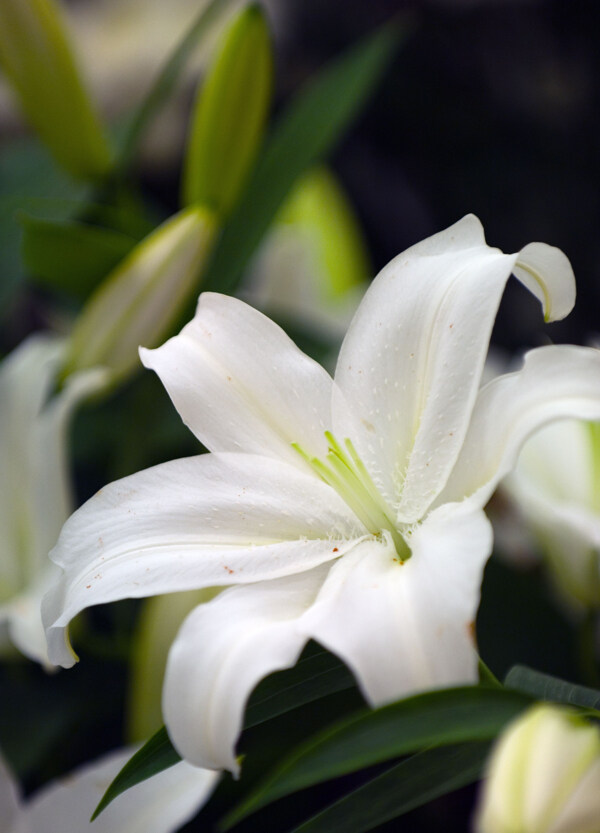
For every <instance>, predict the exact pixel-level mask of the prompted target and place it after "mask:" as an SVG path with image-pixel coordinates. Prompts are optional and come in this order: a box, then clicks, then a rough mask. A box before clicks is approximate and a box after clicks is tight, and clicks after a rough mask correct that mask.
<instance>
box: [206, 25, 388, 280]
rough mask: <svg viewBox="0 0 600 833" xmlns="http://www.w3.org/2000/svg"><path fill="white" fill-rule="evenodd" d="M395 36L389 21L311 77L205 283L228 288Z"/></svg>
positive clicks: (266, 153)
mask: <svg viewBox="0 0 600 833" xmlns="http://www.w3.org/2000/svg"><path fill="white" fill-rule="evenodd" d="M398 40H399V36H398V29H397V27H396V26H393V25H391V24H388V25H387V26H385V27H384V28H383V29H381V30H379V31H378V32H376V33H375V34H374V35H370V36H369V37H368V38H367V39H366V40H364V41H362V42H361V43H360V44H358V46H354V47H353V48H352V49H350V50H349V51H347V52H345V53H344V54H343V55H342V56H341V57H340V58H338V59H337V60H335V61H333V62H332V63H331V64H329V65H328V66H327V67H326V68H325V69H324V70H322V72H321V73H320V74H319V75H318V76H317V77H316V78H315V79H313V80H312V81H310V82H309V83H308V84H307V85H306V86H305V87H304V88H303V89H302V90H301V91H300V93H299V94H298V95H297V96H296V98H295V99H294V100H293V101H292V103H291V104H290V105H289V106H288V108H287V110H286V111H285V112H284V114H283V116H282V117H281V118H280V119H279V121H278V122H277V124H276V126H275V128H274V130H273V133H272V135H271V137H270V138H269V139H268V141H267V143H266V146H265V148H264V150H263V152H262V154H261V156H260V157H259V160H258V163H257V165H256V167H255V168H254V170H253V172H252V175H251V177H250V181H249V183H248V186H247V188H246V190H245V191H244V193H243V195H242V197H241V199H240V201H239V202H238V204H237V206H236V208H235V209H234V211H233V213H232V215H231V218H230V221H229V223H228V224H227V225H226V226H225V229H224V231H223V235H222V237H221V240H220V241H219V244H218V245H217V247H216V249H215V253H214V257H213V260H212V263H211V264H210V266H209V271H208V275H207V287H210V288H212V289H217V290H219V291H221V292H232V291H233V290H234V288H235V287H236V286H237V284H238V282H239V280H240V278H241V276H242V274H243V271H244V268H245V266H246V264H247V263H248V261H249V259H250V257H251V256H252V254H253V252H254V251H255V249H256V248H257V246H258V244H259V243H260V241H261V239H262V237H263V235H264V234H265V232H266V231H267V229H268V228H269V226H270V225H271V222H272V221H273V219H274V217H275V215H276V214H277V211H278V209H279V208H280V206H281V205H282V203H283V201H284V199H285V197H286V196H287V194H288V192H289V191H290V189H291V187H292V185H293V184H294V182H295V181H296V179H297V178H298V177H299V176H300V174H301V173H303V172H304V171H305V170H306V169H307V168H308V167H309V166H310V165H312V164H314V163H315V162H317V161H320V160H322V159H323V158H324V157H325V156H326V155H327V154H329V153H330V152H331V150H332V149H333V147H334V146H335V143H336V142H337V141H338V140H339V139H340V137H341V136H342V134H343V133H344V132H345V131H346V130H347V129H348V127H349V125H350V123H351V122H352V120H353V119H354V118H356V116H357V115H358V113H359V112H360V110H361V108H362V107H363V106H364V105H365V103H366V102H367V100H368V98H369V96H370V95H371V93H372V92H373V89H374V88H375V85H376V84H377V82H378V80H379V79H380V77H381V75H382V74H383V72H384V70H385V68H386V67H387V65H388V64H389V62H390V60H391V58H392V55H393V53H394V51H395V49H396V47H397V44H398Z"/></svg>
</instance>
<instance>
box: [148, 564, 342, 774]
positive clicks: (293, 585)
mask: <svg viewBox="0 0 600 833" xmlns="http://www.w3.org/2000/svg"><path fill="white" fill-rule="evenodd" d="M327 570H328V565H323V566H321V567H317V568H316V569H314V570H310V571H309V572H306V573H302V574H300V575H296V576H290V577H288V578H282V579H276V580H274V581H266V582H261V583H259V584H251V585H246V586H244V587H232V588H230V589H228V590H226V591H224V592H223V593H221V594H220V595H219V596H218V597H217V598H216V599H214V600H213V601H211V602H208V603H206V604H203V605H200V606H199V607H197V608H196V610H194V611H193V612H192V613H191V614H190V615H189V616H188V618H187V619H186V620H185V622H184V623H183V625H182V627H181V629H180V631H179V633H178V635H177V638H176V639H175V641H174V643H173V646H172V647H171V651H170V653H169V658H168V661H167V669H166V673H165V685H164V690H163V714H164V717H165V724H166V726H167V729H168V732H169V735H170V737H171V740H172V741H173V744H174V746H175V748H176V749H177V751H178V752H179V753H180V755H181V756H182V757H183V758H184V759H185V760H188V761H190V762H192V763H194V764H196V765H198V766H206V767H212V768H224V769H228V770H230V771H231V772H232V773H233V774H234V775H235V776H237V775H238V774H239V763H238V761H237V760H236V757H235V743H236V740H237V737H238V735H239V733H240V731H241V728H242V721H243V715H244V709H245V706H246V702H247V700H248V697H249V695H250V693H251V691H252V689H253V688H254V687H255V685H256V684H257V683H258V682H259V680H261V679H262V678H263V677H265V676H266V675H267V674H269V673H271V672H272V671H278V670H281V669H283V668H289V667H290V666H292V665H294V664H295V663H296V661H297V659H298V657H299V655H300V652H301V650H302V648H303V646H304V644H305V643H306V641H307V636H306V635H305V634H304V633H302V631H301V630H299V629H298V619H299V617H300V616H301V615H302V614H303V613H304V611H305V610H306V609H307V608H308V607H309V605H310V604H311V603H312V601H313V600H314V598H315V596H316V594H317V592H318V590H319V588H320V586H321V584H322V582H323V579H324V577H325V575H326V574H327Z"/></svg>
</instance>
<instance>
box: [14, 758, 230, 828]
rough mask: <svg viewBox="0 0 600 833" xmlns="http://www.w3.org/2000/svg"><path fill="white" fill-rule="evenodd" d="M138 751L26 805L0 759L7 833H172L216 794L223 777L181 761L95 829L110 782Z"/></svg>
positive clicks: (46, 790) (81, 773)
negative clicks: (88, 831)
mask: <svg viewBox="0 0 600 833" xmlns="http://www.w3.org/2000/svg"><path fill="white" fill-rule="evenodd" d="M134 751H135V750H134V749H133V748H126V749H119V750H118V751H116V752H111V753H109V754H108V755H104V756H103V757H102V758H100V759H98V760H96V761H94V762H93V763H91V764H87V765H86V766H83V767H80V768H79V769H76V770H75V771H74V772H72V773H70V774H69V775H67V776H66V777H65V778H64V779H62V778H61V779H58V780H57V781H54V782H52V783H50V784H48V785H47V786H45V787H42V789H41V790H39V791H38V792H36V793H35V794H34V795H32V796H29V797H28V798H27V799H26V800H23V799H22V798H21V796H20V790H19V787H18V785H17V783H16V782H15V780H14V778H13V777H12V775H11V773H10V771H9V769H8V767H7V766H6V764H4V762H3V761H2V759H1V758H0V818H1V819H2V833H82V831H84V830H88V829H89V830H90V831H91V833H124V831H127V833H173V831H175V830H179V828H180V827H181V826H182V825H183V824H185V823H186V822H187V821H189V820H190V819H191V818H193V817H194V816H195V815H196V813H197V812H198V810H199V809H200V808H201V807H202V805H203V804H205V803H206V801H207V800H208V798H209V797H210V795H211V793H212V792H213V790H214V788H215V786H216V784H217V781H218V780H219V773H217V772H211V771H209V770H206V769H198V767H194V766H191V765H190V764H188V763H186V762H185V761H181V762H180V763H178V764H176V765H175V766H173V767H171V768H170V769H167V770H164V771H163V772H159V773H158V774H157V775H154V776H153V777H152V778H149V779H148V780H146V781H143V782H142V783H141V784H137V785H136V786H135V787H132V788H131V789H129V790H127V792H125V793H124V794H123V795H120V796H118V797H117V798H116V799H115V800H114V801H113V802H112V804H109V806H108V807H107V808H106V810H104V811H103V812H102V813H101V814H100V815H99V816H98V818H97V819H96V820H95V821H94V822H93V824H92V825H90V817H91V815H92V813H93V812H94V810H95V809H96V806H97V805H98V802H99V801H100V799H101V798H102V796H103V795H104V793H105V791H106V790H107V788H108V786H109V785H110V783H111V781H112V780H113V779H114V778H115V776H116V775H117V774H118V772H119V770H120V769H121V768H122V767H123V766H124V765H125V764H126V763H127V761H128V760H129V758H130V757H131V755H132V754H133V752H134Z"/></svg>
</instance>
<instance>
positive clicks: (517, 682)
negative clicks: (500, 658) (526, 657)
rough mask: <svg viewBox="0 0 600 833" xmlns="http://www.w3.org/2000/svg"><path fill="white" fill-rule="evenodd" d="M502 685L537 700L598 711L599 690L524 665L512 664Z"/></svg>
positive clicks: (599, 704) (599, 709)
mask: <svg viewBox="0 0 600 833" xmlns="http://www.w3.org/2000/svg"><path fill="white" fill-rule="evenodd" d="M504 685H505V686H506V687H507V688H510V689H513V690H515V691H521V692H523V693H525V694H529V695H530V696H532V697H535V698H536V699H539V700H549V701H550V702H553V703H567V704H569V705H570V706H580V707H581V708H584V709H595V710H596V711H600V691H596V689H594V688H586V687H585V686H582V685H575V684H574V683H569V682H567V681H566V680H560V679H558V677H551V676H550V675H549V674H542V673H541V672H540V671H534V670H533V668H526V667H525V666H524V665H515V666H513V668H511V669H510V671H509V672H508V674H507V675H506V679H505V680H504Z"/></svg>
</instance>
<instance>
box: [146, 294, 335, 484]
mask: <svg viewBox="0 0 600 833" xmlns="http://www.w3.org/2000/svg"><path fill="white" fill-rule="evenodd" d="M140 356H141V358H142V362H143V363H144V365H145V366H146V367H149V368H151V369H153V370H155V371H156V373H157V374H158V375H159V377H160V379H161V381H162V383H163V385H164V386H165V388H166V389H167V391H168V393H169V396H170V397H171V399H172V400H173V403H174V404H175V407H176V408H177V410H178V411H179V414H180V415H181V418H182V419H183V421H184V422H185V424H186V425H187V426H188V427H189V428H190V429H191V431H192V432H193V433H194V434H195V435H196V437H198V439H199V440H200V441H201V442H202V443H204V445H205V446H206V448H208V449H209V451H244V452H248V453H250V454H264V455H267V456H274V457H278V458H280V459H284V460H287V461H288V462H291V463H293V464H294V465H297V466H299V467H300V468H304V465H305V464H304V462H303V460H302V458H301V456H300V455H299V454H298V453H297V452H296V451H294V449H293V448H292V443H298V444H299V445H300V446H302V447H303V449H304V450H305V451H306V452H307V453H309V454H314V455H316V456H323V454H325V453H326V451H327V445H326V442H325V439H324V431H326V430H327V429H328V428H330V427H331V426H330V402H331V388H332V380H331V377H330V376H329V374H328V373H327V372H326V371H325V370H324V369H323V368H322V367H321V366H320V365H319V364H317V363H316V362H314V361H313V360H312V359H310V358H309V357H308V356H306V355H305V354H304V353H303V352H302V351H301V350H299V349H298V348H297V347H296V345H295V344H294V342H293V341H292V340H291V339H290V338H289V337H288V336H287V335H286V334H285V333H284V331H283V330H282V329H281V328H280V327H278V326H277V324H274V323H273V322H272V321H271V320H270V319H268V318H267V317H266V316H264V315H263V314H262V313H260V312H257V310H255V309H252V307H250V306H248V305H247V304H244V303H243V302H242V301H239V300H237V299H236V298H231V297H228V296H226V295H217V294H214V293H211V292H205V293H203V294H202V295H201V296H200V300H199V302H198V308H197V311H196V315H195V317H194V318H193V319H192V321H190V323H189V324H187V325H186V326H185V327H184V328H183V330H182V331H181V332H180V333H179V335H177V336H174V337H173V338H171V339H170V340H169V341H167V342H166V344H163V346H162V347H159V348H158V349H157V350H145V349H143V348H141V349H140Z"/></svg>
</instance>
